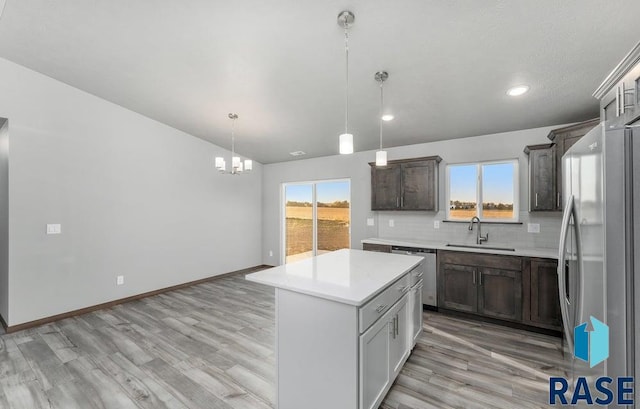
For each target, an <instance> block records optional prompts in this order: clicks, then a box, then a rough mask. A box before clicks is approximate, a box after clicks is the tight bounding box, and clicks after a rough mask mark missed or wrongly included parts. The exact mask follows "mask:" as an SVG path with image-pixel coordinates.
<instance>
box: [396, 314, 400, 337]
mask: <svg viewBox="0 0 640 409" xmlns="http://www.w3.org/2000/svg"><path fill="white" fill-rule="evenodd" d="M399 321H400V317H398V314H396V336H397V335H400V331H398V328H399V327H400V325H399V324H398V322H399Z"/></svg>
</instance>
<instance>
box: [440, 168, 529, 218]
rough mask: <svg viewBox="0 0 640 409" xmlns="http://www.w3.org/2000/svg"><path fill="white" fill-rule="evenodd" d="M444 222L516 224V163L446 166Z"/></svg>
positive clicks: (517, 196) (517, 193)
mask: <svg viewBox="0 0 640 409" xmlns="http://www.w3.org/2000/svg"><path fill="white" fill-rule="evenodd" d="M446 178H447V180H446V182H447V183H446V202H447V203H448V206H447V210H446V212H447V215H446V218H447V220H451V221H459V220H465V221H468V220H470V219H471V218H472V217H474V216H477V217H479V218H480V220H482V221H495V222H517V221H518V209H519V206H518V199H519V197H520V194H519V191H518V180H519V179H518V160H517V159H506V160H499V161H491V162H474V163H458V164H448V165H447V166H446Z"/></svg>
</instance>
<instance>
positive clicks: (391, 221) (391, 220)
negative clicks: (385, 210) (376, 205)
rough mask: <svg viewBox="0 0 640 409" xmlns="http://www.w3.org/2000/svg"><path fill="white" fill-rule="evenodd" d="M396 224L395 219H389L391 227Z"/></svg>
mask: <svg viewBox="0 0 640 409" xmlns="http://www.w3.org/2000/svg"><path fill="white" fill-rule="evenodd" d="M395 225H396V224H395V223H394V222H393V219H389V227H393V226H395Z"/></svg>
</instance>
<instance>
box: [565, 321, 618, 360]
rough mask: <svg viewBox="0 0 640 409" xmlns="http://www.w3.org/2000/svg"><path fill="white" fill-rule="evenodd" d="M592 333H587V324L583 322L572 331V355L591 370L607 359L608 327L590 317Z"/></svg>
mask: <svg viewBox="0 0 640 409" xmlns="http://www.w3.org/2000/svg"><path fill="white" fill-rule="evenodd" d="M591 325H593V331H590V332H587V323H586V322H583V323H582V324H580V325H578V326H577V327H575V328H574V329H573V335H574V336H573V338H574V339H575V343H574V345H573V355H575V357H576V358H578V359H581V360H583V361H585V362H589V367H590V368H593V367H594V366H596V365H598V364H599V363H600V362H603V361H604V360H605V359H607V358H609V327H608V326H607V325H606V324H605V323H604V322H600V321H598V320H597V319H596V318H594V317H591Z"/></svg>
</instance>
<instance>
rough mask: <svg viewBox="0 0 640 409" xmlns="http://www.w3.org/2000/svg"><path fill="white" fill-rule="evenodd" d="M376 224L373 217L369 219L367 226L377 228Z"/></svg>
mask: <svg viewBox="0 0 640 409" xmlns="http://www.w3.org/2000/svg"><path fill="white" fill-rule="evenodd" d="M375 225H376V223H375V221H374V220H373V217H367V226H375Z"/></svg>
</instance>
